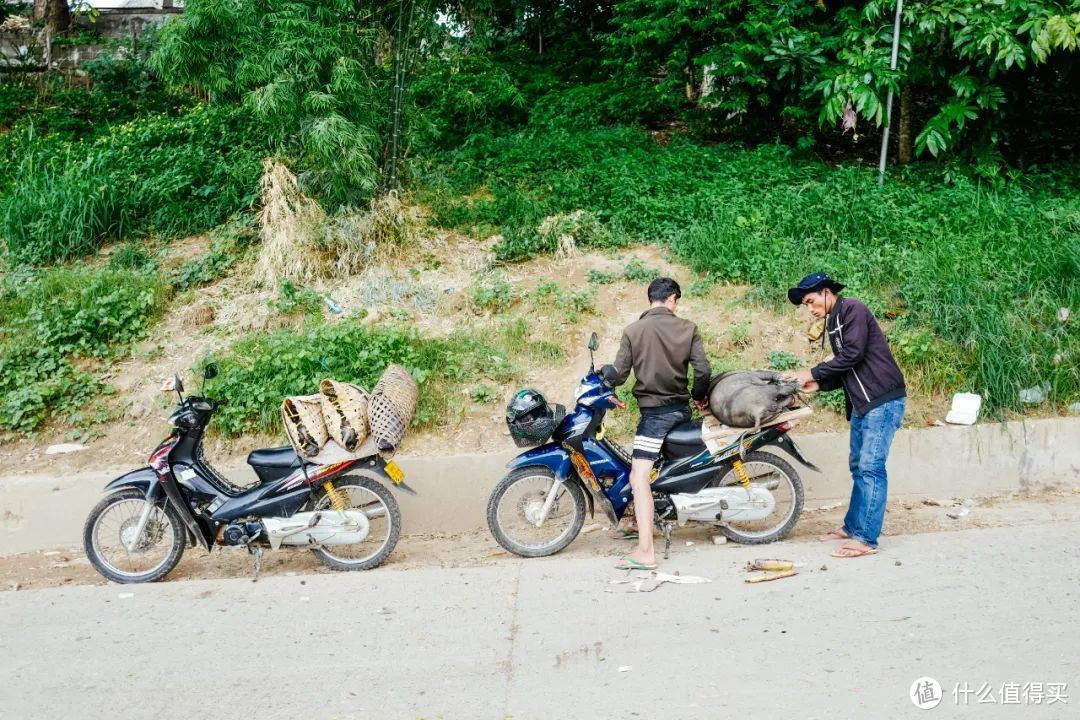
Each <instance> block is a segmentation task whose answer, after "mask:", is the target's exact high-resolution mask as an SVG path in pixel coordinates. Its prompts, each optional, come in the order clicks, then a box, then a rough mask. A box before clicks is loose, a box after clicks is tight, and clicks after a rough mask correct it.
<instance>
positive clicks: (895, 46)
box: [878, 0, 904, 185]
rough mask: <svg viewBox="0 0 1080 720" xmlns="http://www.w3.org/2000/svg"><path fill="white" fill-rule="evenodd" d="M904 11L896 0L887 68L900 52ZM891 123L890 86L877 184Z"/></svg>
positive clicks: (892, 67)
mask: <svg viewBox="0 0 1080 720" xmlns="http://www.w3.org/2000/svg"><path fill="white" fill-rule="evenodd" d="M903 12H904V0H896V20H895V22H894V23H893V34H892V60H890V61H889V69H890V70H896V58H897V56H898V55H899V54H900V15H901V14H902V13H903ZM891 125H892V86H889V94H888V97H887V99H886V100H885V132H883V133H882V134H881V161H880V162H879V163H878V185H884V184H885V156H886V155H887V154H888V152H889V127H890V126H891Z"/></svg>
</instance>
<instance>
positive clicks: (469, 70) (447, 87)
mask: <svg viewBox="0 0 1080 720" xmlns="http://www.w3.org/2000/svg"><path fill="white" fill-rule="evenodd" d="M411 91H412V94H413V101H414V103H415V105H416V110H415V111H414V114H413V115H412V116H411V117H410V120H412V121H413V125H414V126H415V131H414V132H415V135H416V139H417V142H418V143H419V144H420V145H421V146H422V147H454V146H457V145H459V144H460V143H462V142H464V141H466V140H467V139H469V138H470V136H471V135H473V134H475V133H476V132H477V131H478V130H480V131H485V130H486V131H497V130H499V129H505V128H508V127H512V126H513V125H516V124H520V123H523V122H524V120H525V119H526V118H527V116H528V115H527V113H526V111H525V104H526V103H525V97H524V96H523V95H522V93H521V91H520V90H519V89H518V88H517V86H516V85H515V84H514V81H513V78H511V76H510V74H509V73H508V72H507V71H506V69H504V68H503V67H501V66H500V65H498V64H496V62H495V60H494V58H492V56H491V55H490V54H488V53H486V52H482V51H475V52H474V51H469V50H467V49H463V48H461V47H459V46H457V45H454V44H449V45H448V46H447V47H445V48H444V50H443V51H442V52H441V53H438V54H436V55H434V56H433V57H431V58H430V59H428V60H427V62H425V63H424V66H423V67H422V68H421V70H420V72H419V73H418V74H417V78H416V81H415V82H414V83H413V85H412V88H411Z"/></svg>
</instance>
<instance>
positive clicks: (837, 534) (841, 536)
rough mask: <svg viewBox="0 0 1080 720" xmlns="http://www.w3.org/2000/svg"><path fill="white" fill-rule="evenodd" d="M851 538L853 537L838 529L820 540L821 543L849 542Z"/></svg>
mask: <svg viewBox="0 0 1080 720" xmlns="http://www.w3.org/2000/svg"><path fill="white" fill-rule="evenodd" d="M849 537H851V536H850V535H848V534H847V533H846V532H844V529H843V528H836V529H835V530H830V531H829V532H827V533H825V534H824V535H822V536H821V537H819V538H818V540H820V541H821V542H829V541H830V540H847V539H848V538H849Z"/></svg>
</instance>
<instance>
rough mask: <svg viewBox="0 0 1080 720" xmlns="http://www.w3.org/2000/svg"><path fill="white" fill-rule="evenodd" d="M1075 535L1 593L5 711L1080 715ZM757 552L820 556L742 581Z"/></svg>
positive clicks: (100, 714)
mask: <svg viewBox="0 0 1080 720" xmlns="http://www.w3.org/2000/svg"><path fill="white" fill-rule="evenodd" d="M1078 533H1080V521H1076V522H1072V521H1069V522H1048V523H1045V524H1039V525H1032V526H1028V527H1025V528H1023V529H1022V530H1019V529H1017V528H995V529H984V530H968V531H959V532H950V533H927V534H921V535H909V536H898V537H892V538H888V539H887V541H888V542H887V544H886V545H883V549H882V551H881V552H880V553H879V554H877V555H874V556H870V557H864V558H860V559H857V560H840V559H834V558H831V557H829V556H828V551H829V549H830V547H831V545H828V544H819V543H808V542H796V543H779V544H775V545H770V546H765V547H759V548H752V547H738V546H731V545H726V546H719V547H717V546H712V545H708V546H706V545H702V544H700V543H699V544H696V545H694V546H693V547H687V546H686V545H685V544H679V545H677V546H676V547H675V548H674V549H673V553H672V557H671V559H670V560H669V561H667V562H666V563H664V565H663V566H662V568H661V570H663V571H665V572H668V573H675V572H676V571H677V572H679V573H681V574H682V575H694V576H702V577H706V578H709V579H710V580H711V582H709V583H705V584H680V585H674V584H664V585H661V586H659V587H658V588H657V589H656V590H655V591H653V592H650V593H644V592H639V593H634V592H627V589H628V588H631V587H632V585H612V584H611V581H612V580H617V579H624V578H626V577H627V576H626V573H622V572H619V571H616V570H614V569H612V564H613V560H614V559H615V558H614V557H612V558H602V557H586V558H580V557H573V558H571V557H562V558H560V557H554V558H546V559H539V560H527V561H526V560H519V559H517V558H506V559H505V561H504V562H501V563H499V564H497V565H494V566H485V567H473V568H454V569H449V568H416V569H410V570H404V571H390V570H385V569H384V570H382V571H380V570H375V571H372V572H368V573H351V574H349V573H345V574H333V575H309V576H304V575H295V576H278V577H268V578H264V579H262V580H260V581H259V582H257V583H252V582H251V581H250V580H241V579H230V580H207V581H182V582H163V583H158V584H154V585H143V586H120V585H111V584H110V585H105V586H96V587H92V586H91V587H63V588H52V589H43V590H31V591H20V592H3V593H0V718H5V719H6V718H11V719H12V720H15V719H19V720H24V719H31V718H61V717H63V718H69V717H70V718H85V719H86V720H90V719H92V718H109V719H110V720H113V719H115V718H161V719H168V718H183V719H185V720H186V719H188V718H194V717H226V718H228V717H243V718H253V717H257V718H290V719H291V718H306V719H311V720H330V719H335V720H346V719H358V718H379V719H383V718H408V719H410V720H412V719H415V718H469V719H470V720H471V719H476V718H516V719H522V718H530V719H531V718H537V719H544V720H546V719H547V718H620V719H623V718H627V717H648V718H665V719H667V718H722V717H743V718H875V719H879V718H907V717H934V716H937V717H950V718H951V717H964V718H967V717H972V718H982V717H987V718H994V717H1003V718H1024V719H1025V720H1026V719H1027V718H1035V719H1037V720H1038V719H1041V718H1076V717H1080V585H1078V583H1077V577H1078V576H1080V556H1078V554H1077V553H1076V549H1075V541H1076V538H1077V537H1078ZM763 557H778V558H786V559H790V560H795V561H799V562H802V563H804V566H803V567H801V568H800V574H799V575H798V576H796V577H791V578H786V579H782V580H776V581H773V582H768V583H761V584H756V585H751V584H746V583H745V582H744V579H745V577H747V573H746V572H745V570H744V565H745V563H746V562H747V561H748V560H752V559H754V558H763ZM823 564H825V565H827V569H823V568H822V567H821V566H822V565H823ZM921 677H931V678H934V679H935V680H937V681H938V683H939V684H940V686H941V688H942V689H941V694H942V696H943V699H942V700H941V703H940V705H938V706H937V707H936V708H934V709H932V710H921V709H919V708H917V707H916V706H915V704H914V703H913V701H912V699H911V698H910V697H909V693H910V691H911V686H912V683H913V682H914V681H915V680H916V679H918V678H921ZM965 683H966V685H965ZM1014 683H1015V684H1016V685H1017V687H1020V688H1022V689H1023V690H1024V694H1023V696H1022V697H1021V700H1022V701H1023V702H1018V703H1012V702H1011V699H1012V697H1011V695H1012V690H1011V688H1012V685H1013V684H1014ZM1031 683H1042V690H1041V693H1040V694H1036V693H1034V691H1033V690H1032V689H1031V686H1030V684H1031ZM1062 683H1064V684H1065V685H1066V687H1065V688H1064V689H1062V688H1060V685H1061V684H1062ZM1051 684H1053V685H1054V686H1055V687H1054V688H1049V687H1048V686H1049V685H1051ZM958 685H959V688H957V686H958ZM984 686H986V687H989V688H990V694H989V696H988V695H987V693H986V691H985V688H984ZM965 688H969V689H971V690H972V691H976V690H979V689H983V694H982V702H978V700H979V696H978V695H977V694H976V692H972V693H970V694H966V695H965V693H964V692H963V690H964V689H965ZM954 689H959V690H960V693H959V694H958V695H954V693H953V690H954ZM1051 691H1052V693H1051ZM1050 694H1052V695H1054V696H1057V697H1061V696H1062V694H1064V697H1065V700H1066V702H1062V701H1061V700H1060V699H1057V700H1055V701H1054V702H1052V703H1051V702H1048V700H1050V699H1051V698H1050ZM988 697H993V698H994V699H995V700H996V702H995V703H994V704H990V703H989V702H988V701H987V698H988ZM965 699H966V703H965ZM1036 699H1038V700H1039V702H1035V700H1036ZM1003 700H1010V702H1007V703H1003Z"/></svg>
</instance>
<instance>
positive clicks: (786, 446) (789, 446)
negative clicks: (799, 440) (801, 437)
mask: <svg viewBox="0 0 1080 720" xmlns="http://www.w3.org/2000/svg"><path fill="white" fill-rule="evenodd" d="M765 444H766V445H775V446H777V447H778V448H780V449H781V450H783V451H784V452H786V453H787V454H788V455H790V456H791V457H793V458H795V459H796V460H798V461H799V462H801V463H802V464H803V465H805V466H806V467H808V468H810V469H811V470H813V471H814V472H821V470H820V469H819V468H818V466H817V465H815V464H814V463H812V462H810V461H809V460H807V459H806V458H805V457H804V456H803V454H802V450H800V449H799V446H798V445H797V444H796V443H795V440H794V439H793V438H791V437H789V436H787V435H778V436H777V437H776V438H775V439H773V440H770V441H769V442H767V443H765Z"/></svg>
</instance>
